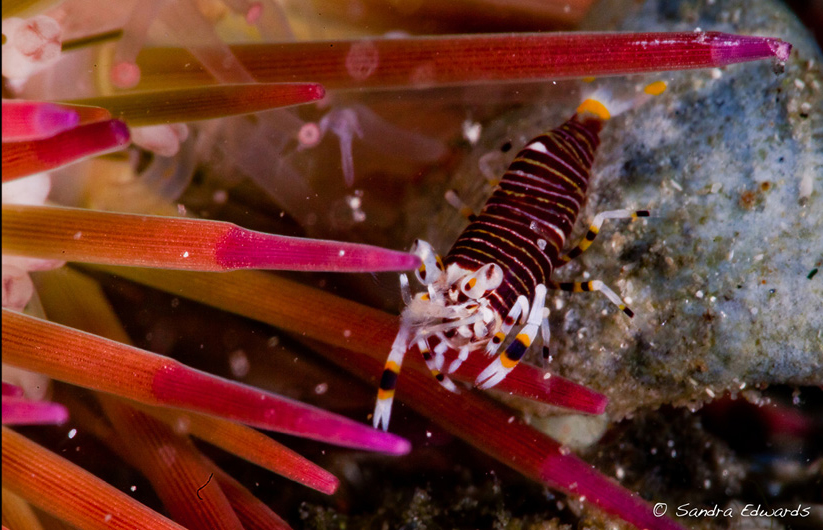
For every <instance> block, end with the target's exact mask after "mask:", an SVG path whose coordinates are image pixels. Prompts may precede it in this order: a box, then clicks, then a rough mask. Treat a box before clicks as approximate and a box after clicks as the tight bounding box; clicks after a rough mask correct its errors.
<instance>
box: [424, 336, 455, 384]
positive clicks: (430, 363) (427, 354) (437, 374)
mask: <svg viewBox="0 0 823 530" xmlns="http://www.w3.org/2000/svg"><path fill="white" fill-rule="evenodd" d="M417 349H419V350H420V354H421V355H422V356H423V360H424V361H426V366H427V367H428V368H429V371H430V372H431V374H432V376H433V377H434V378H435V379H437V382H438V383H440V384H441V385H443V387H444V388H445V389H446V390H448V391H449V392H457V391H458V390H457V385H455V384H454V382H453V381H452V380H451V379H449V378H448V377H447V376H446V375H445V374H444V373H443V372H441V371H440V370H439V369H438V368H437V364H436V362H435V360H434V357H432V354H431V351H430V350H429V343H428V341H427V340H426V339H420V340H419V341H417Z"/></svg>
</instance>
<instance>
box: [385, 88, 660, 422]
mask: <svg viewBox="0 0 823 530" xmlns="http://www.w3.org/2000/svg"><path fill="white" fill-rule="evenodd" d="M663 90H665V84H664V83H662V82H660V81H658V82H655V83H652V84H650V85H647V86H646V87H645V89H644V91H643V95H641V96H638V97H636V98H633V99H631V100H613V99H610V98H605V97H591V98H589V99H586V100H585V101H584V102H583V103H582V104H581V105H580V106H579V107H578V108H577V112H576V113H575V114H574V116H572V117H571V118H569V120H567V121H566V122H565V123H563V124H562V125H560V126H559V127H557V128H556V129H553V130H551V131H549V132H547V133H545V134H542V135H540V136H538V137H537V138H535V139H533V140H532V141H530V142H529V143H528V144H526V146H525V147H524V148H523V150H522V151H520V152H519V153H518V154H517V156H516V157H515V158H514V160H513V161H512V163H511V165H510V166H509V168H508V170H507V171H506V173H505V174H504V175H503V178H502V179H501V180H500V182H499V184H498V185H497V186H496V187H495V189H494V191H493V192H492V195H491V197H489V199H488V201H486V204H485V206H484V207H483V210H482V211H481V212H480V214H479V215H477V216H474V215H467V216H468V217H469V218H470V219H471V223H470V224H469V226H468V227H467V228H466V229H465V230H464V231H463V233H462V234H460V236H459V237H458V238H457V241H456V242H455V243H454V245H453V246H452V248H451V250H449V252H448V254H446V256H445V257H444V258H442V259H441V258H440V257H439V256H438V255H437V254H436V253H435V252H434V249H433V248H432V247H431V245H429V244H428V243H426V242H425V241H421V240H418V241H415V243H414V247H413V248H412V252H413V253H414V254H416V255H417V256H419V257H420V259H421V261H422V265H421V266H420V268H419V269H418V270H417V271H416V273H415V275H416V276H417V279H418V280H419V281H420V283H422V284H423V285H424V286H426V291H424V292H421V293H417V294H416V295H414V296H412V295H411V293H410V290H409V281H408V278H407V277H406V276H405V275H401V277H400V281H401V288H402V290H403V297H404V300H405V302H406V304H407V306H406V308H405V309H404V310H403V313H402V315H401V317H400V331H399V332H398V333H397V337H396V338H395V340H394V344H393V345H392V349H391V353H390V354H389V358H388V360H387V361H386V366H385V369H384V371H383V376H382V378H381V380H380V390H379V392H378V395H377V405H376V407H375V412H374V418H373V420H374V426H375V427H382V428H383V429H387V428H388V424H389V418H390V415H391V405H392V401H393V399H394V389H395V386H396V383H397V378H398V375H399V373H400V366H401V365H402V362H403V356H404V355H405V353H406V350H408V348H409V347H411V346H413V345H416V346H417V347H418V349H419V350H420V352H421V353H422V354H423V358H424V359H425V361H426V364H427V366H428V367H429V369H430V370H431V372H432V374H433V375H434V376H435V378H436V379H437V380H438V381H439V382H440V383H441V384H442V385H443V386H445V387H446V388H447V389H449V390H452V391H454V390H456V386H455V384H454V383H453V382H452V381H451V379H449V378H448V377H447V375H446V374H449V373H451V372H453V371H455V370H456V369H457V368H458V367H459V366H460V364H461V363H462V362H463V361H465V360H466V359H467V358H468V356H469V355H470V354H471V353H473V352H476V351H478V350H483V351H484V353H485V354H486V355H487V356H489V357H492V356H494V355H495V354H496V353H497V351H498V349H499V348H500V346H501V344H502V343H503V342H504V341H505V340H506V337H507V335H508V334H509V332H510V331H511V330H512V329H513V328H514V326H515V325H519V326H521V329H520V331H519V332H518V333H517V335H516V336H515V338H514V340H512V341H511V342H510V343H509V345H508V346H507V347H506V349H505V351H503V352H502V353H500V354H499V355H497V356H496V357H495V358H494V359H493V360H492V361H491V362H490V363H489V365H488V366H487V367H486V368H485V369H484V370H483V371H482V372H481V373H480V375H478V376H477V379H476V381H475V385H476V386H477V387H479V388H484V389H485V388H491V387H493V386H494V385H496V384H497V383H499V382H500V381H502V380H503V379H504V378H505V377H506V375H508V373H509V372H510V371H511V370H512V369H513V368H514V367H515V366H516V365H517V363H518V362H520V359H521V358H522V357H523V355H524V354H525V353H526V351H527V350H528V348H529V346H531V344H532V342H533V341H534V338H535V336H536V335H537V331H538V330H540V331H541V335H542V339H543V347H544V356H547V354H548V349H547V346H548V343H549V323H548V316H549V310H548V308H547V307H546V305H545V302H546V293H547V291H548V289H561V290H567V291H600V292H601V293H603V294H604V295H605V296H606V297H608V299H609V300H611V301H612V302H613V303H614V304H615V305H617V306H618V307H619V308H620V309H621V310H623V311H624V312H625V313H626V314H627V315H629V316H632V312H631V310H630V309H629V308H628V307H626V305H625V304H624V303H623V301H622V300H621V299H620V297H619V296H617V295H616V294H615V293H614V292H613V291H612V290H611V289H609V288H608V287H606V286H605V285H604V284H603V283H602V282H600V281H596V280H595V281H590V282H583V283H556V282H553V281H552V280H551V275H552V272H553V271H554V269H556V268H557V267H559V266H562V265H564V264H565V263H567V262H568V261H569V260H571V259H573V258H575V257H576V256H578V255H579V254H580V253H581V252H583V251H584V250H586V249H587V248H588V247H589V245H590V244H591V242H592V241H593V240H594V238H595V237H596V236H597V233H598V231H599V229H600V226H601V225H602V223H603V221H604V220H605V219H616V218H632V219H634V218H637V217H643V216H647V215H648V212H646V211H630V210H615V211H609V212H602V213H600V214H598V215H597V216H596V217H595V219H594V221H593V222H592V225H591V226H590V227H589V231H588V233H587V234H586V237H585V238H584V240H583V241H582V242H581V243H580V244H578V245H577V246H576V247H574V248H573V249H572V250H571V251H570V252H569V253H567V254H563V253H562V249H563V247H564V246H565V244H566V240H567V239H568V238H569V235H570V234H571V231H572V227H573V226H574V223H575V220H576V219H577V215H578V213H579V212H580V208H581V207H582V206H583V203H584V202H585V200H586V190H587V188H588V184H589V175H590V173H591V165H592V160H593V159H594V153H595V150H596V149H597V146H598V144H599V143H600V140H599V133H600V129H601V128H602V126H603V123H604V122H605V121H606V120H608V119H609V118H610V117H611V116H613V115H615V114H619V113H620V112H623V111H624V110H627V109H629V108H632V107H634V106H635V105H637V103H638V102H639V101H641V100H643V99H646V98H647V97H649V96H651V95H656V94H659V93H661V92H663ZM449 199H450V202H455V201H456V200H457V199H456V197H455V196H454V195H452V196H451V197H450V198H449ZM464 210H465V209H464ZM448 350H455V351H457V352H458V355H457V357H456V358H455V359H454V360H453V361H452V362H451V363H450V364H449V366H448V367H445V368H444V364H445V355H444V354H445V352H446V351H448Z"/></svg>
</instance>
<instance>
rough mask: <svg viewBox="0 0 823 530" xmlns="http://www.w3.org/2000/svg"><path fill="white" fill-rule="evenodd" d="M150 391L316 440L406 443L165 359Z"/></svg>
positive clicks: (399, 448)
mask: <svg viewBox="0 0 823 530" xmlns="http://www.w3.org/2000/svg"><path fill="white" fill-rule="evenodd" d="M152 393H153V394H154V396H155V397H156V398H157V399H158V400H159V402H160V403H162V404H164V405H166V406H180V407H185V408H187V409H190V410H195V411H200V412H205V413H208V414H215V415H218V416H220V417H222V418H227V419H232V420H235V421H239V422H241V423H245V424H247V425H251V426H253V427H257V428H260V429H266V430H272V431H276V432H282V433H286V434H292V435H295V436H300V437H302V438H309V439H312V440H318V441H321V442H326V443H331V444H334V445H339V446H341V447H350V448H355V449H365V450H370V451H378V452H382V453H387V454H394V455H403V454H406V453H408V452H409V451H410V450H411V444H410V443H409V442H408V441H407V440H405V439H403V438H400V437H399V436H395V435H393V434H388V433H384V432H382V431H377V430H374V429H372V428H371V427H367V426H365V425H363V424H362V423H359V422H356V421H353V420H350V419H348V418H344V417H342V416H338V415H336V414H332V413H330V412H326V411H325V410H322V409H318V408H316V407H312V406H310V405H305V404H303V403H299V402H297V401H292V400H290V399H288V398H285V397H282V396H277V395H274V394H271V393H269V392H265V391H263V390H259V389H256V388H252V387H249V386H246V385H242V384H240V383H235V382H231V381H227V380H223V379H220V378H218V377H214V376H211V375H209V374H206V373H203V372H200V371H198V370H194V369H192V368H189V367H186V366H183V365H181V364H180V363H177V362H173V361H172V362H168V363H165V365H164V366H163V367H162V369H160V370H157V372H156V373H155V375H154V377H153V381H152Z"/></svg>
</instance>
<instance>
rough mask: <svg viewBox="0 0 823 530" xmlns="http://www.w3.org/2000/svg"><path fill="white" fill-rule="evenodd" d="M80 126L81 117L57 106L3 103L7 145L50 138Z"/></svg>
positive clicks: (31, 103) (36, 103)
mask: <svg viewBox="0 0 823 530" xmlns="http://www.w3.org/2000/svg"><path fill="white" fill-rule="evenodd" d="M78 123H80V115H79V114H78V113H77V112H76V111H74V110H72V109H70V108H66V107H63V106H61V105H57V104H54V103H47V102H42V101H22V100H8V99H4V100H3V142H10V141H17V142H20V141H26V140H38V139H41V138H49V137H51V136H54V135H55V134H58V133H61V132H63V131H66V130H68V129H71V128H73V127H76V126H77V124H78Z"/></svg>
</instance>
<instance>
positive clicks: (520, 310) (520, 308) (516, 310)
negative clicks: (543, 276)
mask: <svg viewBox="0 0 823 530" xmlns="http://www.w3.org/2000/svg"><path fill="white" fill-rule="evenodd" d="M528 311H529V300H528V298H526V297H525V296H523V295H520V296H518V297H517V301H516V302H515V303H514V305H513V306H512V308H511V309H510V310H509V314H508V315H506V318H504V319H503V325H502V326H501V327H500V331H498V332H497V333H495V334H494V337H492V338H491V340H489V342H488V344H486V355H487V356H489V357H491V356H492V355H494V354H495V353H497V349H498V348H500V345H501V344H503V341H504V340H506V337H507V336H508V334H509V331H511V329H512V327H514V323H515V322H517V318H518V317H519V316H520V315H521V314H523V315H525V314H526V313H527V312H528Z"/></svg>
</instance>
